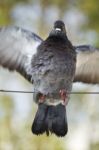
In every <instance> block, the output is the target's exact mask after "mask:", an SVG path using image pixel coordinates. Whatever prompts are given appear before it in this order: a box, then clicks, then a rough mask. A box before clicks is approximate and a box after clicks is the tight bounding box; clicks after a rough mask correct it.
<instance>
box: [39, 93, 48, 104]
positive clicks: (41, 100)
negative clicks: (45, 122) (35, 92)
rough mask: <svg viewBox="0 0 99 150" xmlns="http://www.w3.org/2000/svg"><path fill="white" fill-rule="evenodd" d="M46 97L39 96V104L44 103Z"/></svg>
mask: <svg viewBox="0 0 99 150" xmlns="http://www.w3.org/2000/svg"><path fill="white" fill-rule="evenodd" d="M45 98H46V96H45V95H43V94H41V93H40V95H39V103H43V102H44V101H45Z"/></svg>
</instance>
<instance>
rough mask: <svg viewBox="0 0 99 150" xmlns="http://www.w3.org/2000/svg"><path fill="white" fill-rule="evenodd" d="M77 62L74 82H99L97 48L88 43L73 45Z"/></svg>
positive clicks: (98, 51)
mask: <svg viewBox="0 0 99 150" xmlns="http://www.w3.org/2000/svg"><path fill="white" fill-rule="evenodd" d="M75 49H76V51H77V64H76V74H75V78H74V82H84V83H92V84H98V83H99V49H98V48H95V47H92V46H90V45H81V46H75Z"/></svg>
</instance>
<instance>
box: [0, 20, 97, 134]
mask: <svg viewBox="0 0 99 150" xmlns="http://www.w3.org/2000/svg"><path fill="white" fill-rule="evenodd" d="M76 56H77V58H76ZM76 62H77V63H76ZM98 63H99V49H96V48H94V47H92V46H90V45H81V46H73V45H72V44H71V42H70V41H69V40H68V38H67V35H66V30H65V25H64V23H63V22H62V21H56V22H55V23H54V28H53V30H52V31H51V32H50V34H49V36H48V38H47V39H46V40H42V39H41V38H40V37H39V36H38V35H36V34H34V33H32V32H30V31H27V30H25V29H22V28H19V27H7V28H1V29H0V65H1V66H3V67H5V68H8V69H9V70H10V71H17V72H18V73H20V74H21V75H22V76H23V77H25V78H26V79H27V80H28V81H29V82H31V83H33V88H34V91H35V93H34V96H33V97H34V100H35V102H36V103H38V110H37V113H36V116H35V118H34V122H33V125H32V132H33V133H34V134H37V135H38V134H42V133H44V132H46V133H47V135H49V131H50V132H51V133H55V134H56V135H57V136H64V135H65V134H66V133H67V131H68V125H67V117H66V106H65V104H64V103H63V99H64V94H63V95H61V96H63V99H61V97H60V94H59V92H60V90H62V89H65V91H66V95H65V98H66V103H67V102H68V100H69V92H71V90H72V83H73V82H77V81H78V82H85V83H99V71H98ZM75 69H76V72H75ZM42 96H43V97H44V96H46V98H45V100H44V99H43V100H44V101H43V103H40V102H39V100H40V98H42Z"/></svg>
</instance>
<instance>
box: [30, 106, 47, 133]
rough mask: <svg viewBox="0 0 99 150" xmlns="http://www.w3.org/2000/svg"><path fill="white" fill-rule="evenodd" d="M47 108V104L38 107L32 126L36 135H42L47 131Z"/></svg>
mask: <svg viewBox="0 0 99 150" xmlns="http://www.w3.org/2000/svg"><path fill="white" fill-rule="evenodd" d="M47 107H48V106H47V105H45V104H39V105H38V110H37V113H36V115H35V118H34V121H33V124H32V132H33V133H34V134H36V135H39V134H42V133H44V132H45V131H46V124H45V118H46V115H47Z"/></svg>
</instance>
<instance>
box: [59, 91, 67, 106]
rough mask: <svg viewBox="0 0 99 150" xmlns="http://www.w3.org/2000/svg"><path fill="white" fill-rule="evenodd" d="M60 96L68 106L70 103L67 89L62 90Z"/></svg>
mask: <svg viewBox="0 0 99 150" xmlns="http://www.w3.org/2000/svg"><path fill="white" fill-rule="evenodd" d="M59 94H60V96H61V99H62V101H63V105H66V104H67V102H68V98H67V92H66V90H65V89H62V90H60V91H59Z"/></svg>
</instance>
